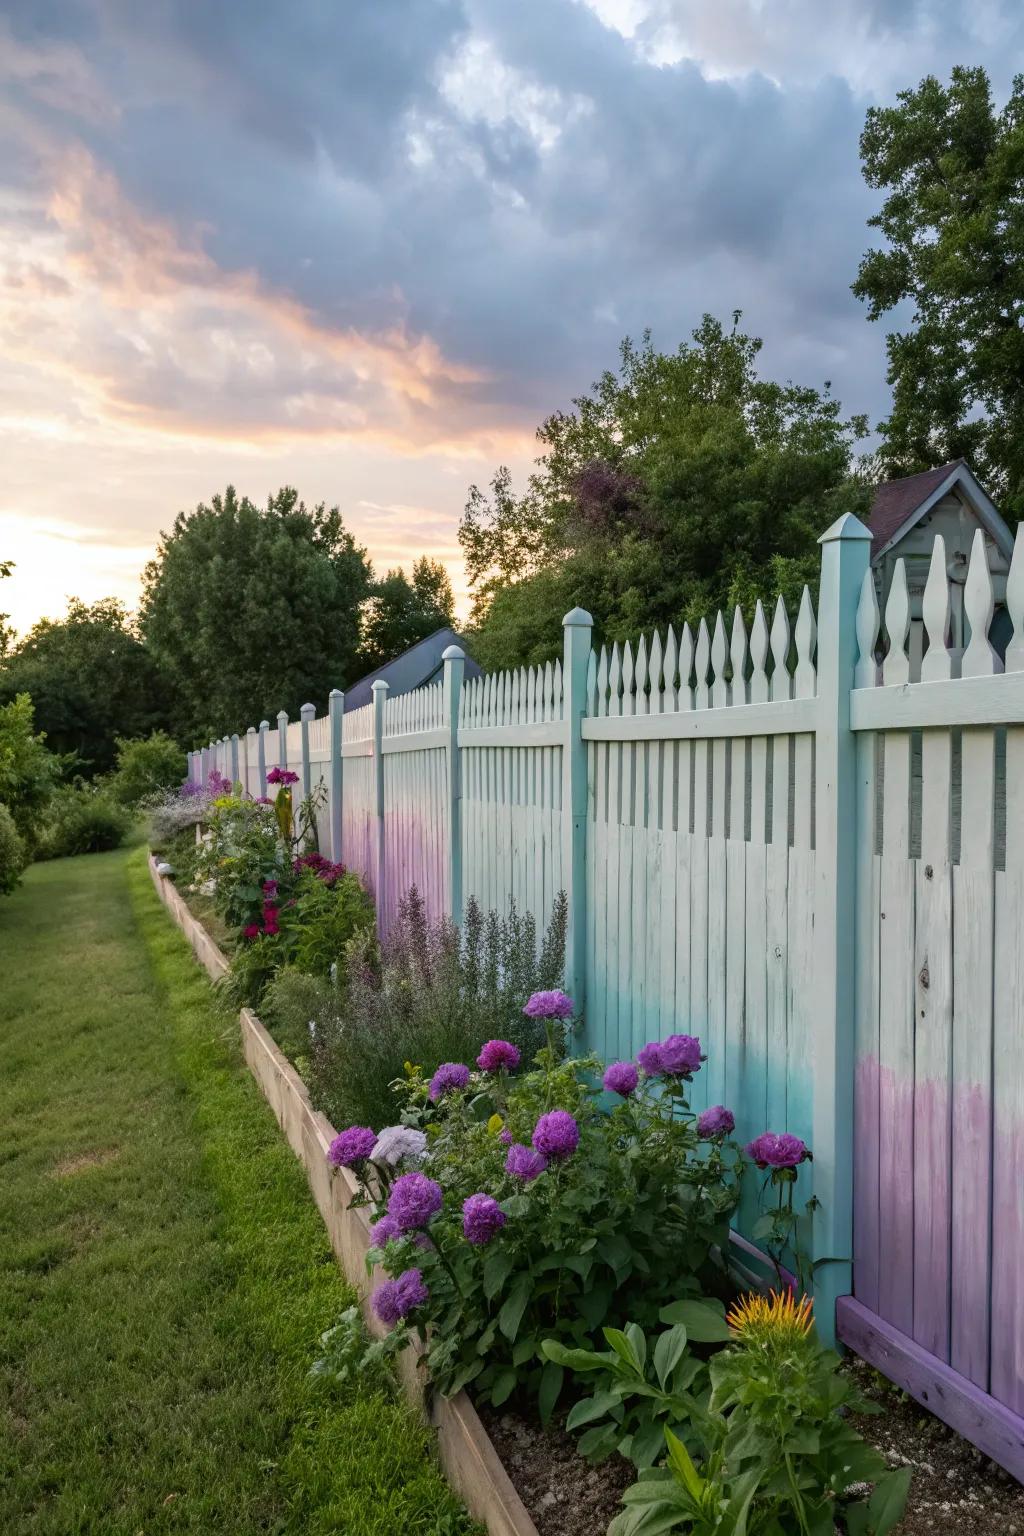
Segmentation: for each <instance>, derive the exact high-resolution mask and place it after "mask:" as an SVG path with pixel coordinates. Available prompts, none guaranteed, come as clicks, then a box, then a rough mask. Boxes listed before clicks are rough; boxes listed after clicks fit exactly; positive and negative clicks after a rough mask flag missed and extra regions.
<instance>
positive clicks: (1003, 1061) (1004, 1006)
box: [189, 518, 1024, 1475]
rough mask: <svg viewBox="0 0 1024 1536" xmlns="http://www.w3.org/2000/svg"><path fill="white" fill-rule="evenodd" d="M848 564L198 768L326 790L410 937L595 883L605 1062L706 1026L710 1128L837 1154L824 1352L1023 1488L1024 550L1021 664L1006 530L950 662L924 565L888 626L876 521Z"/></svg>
mask: <svg viewBox="0 0 1024 1536" xmlns="http://www.w3.org/2000/svg"><path fill="white" fill-rule="evenodd" d="M822 544H823V553H822V579H821V588H820V593H821V595H820V599H819V608H818V612H817V613H816V612H815V604H814V601H813V600H812V595H811V593H810V591H808V590H807V589H805V590H804V592H803V593H802V595H801V598H800V601H799V603H798V604H797V605H796V606H795V611H793V610H790V608H789V607H788V606H787V604H786V602H785V601H784V600H783V599H782V598H779V599H777V600H776V601H775V602H774V604H773V606H772V607H771V608H769V607H768V605H767V604H766V603H765V602H762V601H760V600H759V601H757V602H756V603H755V604H754V606H753V609H752V610H751V611H748V612H747V613H743V612H741V611H740V610H739V609H737V610H736V611H735V612H734V613H733V614H732V615H731V617H727V616H726V615H725V614H722V613H717V614H712V615H708V616H705V617H702V618H699V619H698V620H697V622H696V624H695V625H693V626H692V627H691V624H690V623H683V624H680V625H669V626H666V627H664V628H660V629H657V630H655V631H651V632H647V633H645V634H643V635H640V636H638V637H636V636H629V637H628V638H622V637H620V638H617V639H614V640H608V641H606V642H605V643H603V644H601V645H600V646H598V647H592V646H591V645H590V635H589V626H590V621H589V618H588V617H587V616H586V615H585V614H581V613H580V612H579V610H575V611H574V613H573V614H570V615H568V616H567V619H566V631H565V652H564V657H563V659H562V660H560V661H555V662H551V663H546V664H544V665H540V666H531V667H521V668H516V669H512V670H509V671H505V672H498V673H489V674H487V675H486V676H480V677H476V678H472V679H464V678H463V675H462V667H463V660H462V656H461V652H459V651H458V649H457V648H453V649H452V650H451V651H449V652H448V653H446V657H445V663H444V665H445V672H444V682H443V684H441V685H437V684H434V685H430V686H428V687H425V688H422V689H418V690H415V691H414V692H412V693H409V694H405V695H401V696H399V697H397V698H394V699H392V698H389V697H388V694H387V690H386V688H385V687H384V686H383V685H378V686H377V687H376V688H375V690H374V701H373V703H372V704H370V705H367V706H365V707H364V708H362V709H359V710H354V711H349V712H344V700H343V697H342V695H340V694H336V695H334V696H332V711H333V713H332V714H330V715H328V716H324V717H321V718H320V719H317V718H316V717H315V713H314V712H313V711H312V709H311V707H310V706H307V707H306V708H305V709H304V710H303V712H302V716H301V718H300V720H299V721H294V722H291V723H289V722H288V720H287V717H286V716H283V715H282V716H280V717H278V719H277V721H276V723H275V725H273V726H271V725H268V724H267V722H263V723H262V724H261V726H260V728H259V730H258V731H257V729H256V728H254V727H253V728H250V729H249V730H248V731H246V732H245V734H244V735H241V736H239V737H238V738H223V740H222V741H220V742H216V743H211V744H210V747H209V748H204V749H203V750H202V752H200V753H195V754H191V755H190V759H189V765H190V772H191V773H192V774H194V775H195V776H196V777H204V776H205V775H206V774H208V773H209V771H210V770H211V769H213V768H214V767H216V768H217V769H218V771H223V772H225V773H230V772H231V771H232V769H235V768H236V765H237V776H238V778H239V779H240V780H241V782H242V783H243V785H244V787H245V788H246V789H247V791H248V792H249V793H250V794H253V795H257V794H259V793H261V792H262V791H263V788H264V787H265V774H266V771H267V769H268V768H270V767H272V766H273V765H274V764H275V763H276V762H279V761H287V762H288V764H289V766H291V767H292V768H293V769H294V771H296V772H298V773H300V775H301V777H302V781H303V784H305V783H306V782H307V781H308V783H309V784H310V785H311V786H313V787H315V786H318V785H322V786H323V790H322V792H323V793H324V794H325V796H326V800H327V806H326V811H325V815H324V818H323V821H322V832H321V836H322V838H324V839H326V843H325V846H326V845H329V846H330V847H331V849H332V850H333V855H334V857H336V858H337V857H341V858H343V859H344V861H345V862H346V863H347V864H348V865H349V866H350V867H352V868H354V869H355V870H357V871H358V872H359V873H360V875H361V876H362V877H363V878H364V879H365V880H366V882H367V884H368V886H369V887H370V889H371V890H372V891H373V892H374V893H375V896H376V901H377V910H378V917H379V922H380V926H381V929H382V931H384V932H387V931H388V929H389V928H390V926H391V925H392V924H393V923H394V920H395V915H396V912H397V907H398V903H399V901H400V900H401V898H402V897H403V896H404V894H405V893H406V892H407V890H408V889H409V887H410V886H411V885H413V884H415V885H416V886H417V887H418V889H419V890H420V893H421V895H422V897H423V899H424V902H425V904H426V907H427V910H428V912H430V913H431V914H432V915H435V916H437V915H441V914H450V915H454V916H455V917H456V919H457V920H458V918H459V917H460V916H461V914H462V912H463V910H464V906H465V903H466V902H467V901H469V900H470V899H471V898H472V899H475V900H476V901H477V902H478V903H479V905H480V906H481V907H482V908H483V909H484V910H488V909H493V910H497V911H498V912H499V913H504V912H507V910H508V909H509V907H510V905H512V904H513V903H514V904H515V906H516V907H517V908H518V909H519V910H520V911H521V912H525V913H529V914H530V915H531V916H532V917H533V918H534V920H535V921H536V923H537V924H538V926H540V925H543V924H544V923H545V922H546V920H547V918H548V916H549V914H550V912H551V908H552V904H553V902H554V900H555V897H556V896H557V894H558V893H559V891H561V890H563V889H564V890H565V891H566V892H567V893H568V898H569V912H570V939H569V946H568V955H567V965H566V976H567V984H568V985H569V986H570V988H571V989H572V991H573V993H574V995H575V996H576V997H577V998H578V999H579V1000H580V1001H581V1002H582V1003H583V1005H584V1006H583V1012H584V1028H583V1038H582V1041H581V1042H580V1044H581V1046H582V1047H583V1048H586V1049H593V1050H595V1051H597V1052H598V1053H599V1054H600V1055H602V1056H604V1057H605V1058H606V1059H609V1060H611V1059H616V1058H622V1057H627V1056H630V1055H633V1054H635V1053H636V1051H637V1050H638V1049H639V1047H640V1046H641V1045H643V1044H644V1043H645V1042H646V1041H648V1040H651V1039H655V1038H658V1037H659V1036H664V1035H666V1034H669V1033H674V1032H686V1033H693V1034H697V1035H699V1036H700V1038H701V1041H702V1045H703V1048H704V1050H705V1052H706V1056H707V1060H706V1062H705V1064H704V1066H703V1067H702V1070H701V1071H700V1073H698V1074H697V1076H696V1079H695V1082H694V1085H693V1107H694V1109H696V1110H700V1109H702V1108H704V1107H706V1106H708V1105H710V1104H714V1103H719V1102H721V1103H726V1104H728V1105H729V1107H730V1108H732V1110H733V1112H734V1113H735V1116H736V1121H737V1136H738V1137H739V1138H740V1139H741V1140H742V1141H746V1140H748V1139H750V1138H751V1137H752V1136H754V1135H756V1134H757V1133H758V1132H759V1131H761V1130H763V1129H765V1128H769V1129H771V1130H775V1131H781V1130H788V1131H790V1132H793V1133H794V1134H796V1135H799V1136H801V1137H803V1138H804V1139H805V1140H806V1141H808V1142H811V1143H812V1144H813V1147H814V1162H813V1163H812V1164H809V1165H806V1166H805V1167H804V1168H803V1169H802V1170H801V1173H800V1185H799V1188H800V1192H801V1196H802V1198H806V1197H807V1196H808V1195H809V1194H811V1193H812V1192H813V1193H814V1194H815V1195H816V1196H817V1197H818V1199H819V1200H820V1202H821V1206H820V1209H819V1210H818V1211H817V1212H816V1213H815V1216H814V1233H813V1247H814V1252H815V1253H816V1254H817V1255H818V1256H821V1257H828V1258H830V1259H832V1258H835V1259H838V1260H839V1261H840V1262H838V1263H836V1264H833V1265H830V1266H829V1267H827V1268H824V1269H822V1270H821V1271H820V1272H819V1276H818V1279H817V1281H816V1289H817V1313H818V1323H819V1327H820V1328H821V1330H822V1332H823V1333H825V1334H826V1336H827V1335H828V1334H829V1333H830V1329H831V1323H832V1314H833V1310H834V1311H835V1312H836V1316H837V1321H838V1327H839V1331H840V1333H841V1335H842V1336H843V1337H844V1338H846V1339H847V1340H849V1341H850V1342H852V1343H853V1344H854V1345H855V1347H857V1348H858V1349H860V1350H861V1352H862V1353H865V1354H866V1355H868V1357H869V1358H872V1359H873V1360H875V1362H876V1363H877V1364H879V1365H880V1366H881V1367H882V1368H883V1369H885V1370H886V1371H887V1372H888V1373H889V1374H891V1375H892V1376H893V1377H894V1379H896V1380H898V1381H899V1382H900V1383H901V1385H904V1386H905V1387H907V1389H908V1390H909V1391H911V1392H913V1393H915V1395H917V1396H918V1397H919V1398H920V1399H921V1400H922V1401H926V1402H928V1404H929V1406H932V1407H935V1408H936V1409H937V1410H938V1411H939V1412H941V1413H942V1414H943V1415H944V1416H945V1417H947V1418H948V1419H949V1420H950V1422H952V1423H954V1424H956V1425H957V1427H959V1428H961V1429H962V1430H964V1431H965V1432H967V1433H969V1434H970V1435H971V1437H972V1438H974V1439H975V1441H976V1442H977V1443H978V1444H979V1445H981V1446H982V1447H983V1448H984V1449H985V1450H986V1451H988V1453H989V1454H991V1455H993V1456H994V1457H995V1458H996V1459H997V1460H1000V1461H1001V1462H1002V1463H1003V1465H1005V1466H1008V1467H1009V1468H1010V1469H1011V1470H1013V1471H1016V1472H1017V1474H1018V1475H1024V1287H1022V1286H1021V1284H1020V1275H1021V1274H1022V1273H1024V1198H1022V1195H1021V1189H1022V1185H1021V1178H1022V1172H1021V1170H1022V1169H1024V945H1022V944H1021V942H1020V934H1021V931H1022V928H1024V534H1022V533H1018V538H1017V542H1016V546H1015V551H1014V556H1013V562H1012V564H1011V568H1010V574H1009V577H1008V580H1007V586H1006V607H1007V611H1008V614H1009V617H1010V620H1011V624H1012V630H1013V634H1012V638H1011V640H1010V641H1009V644H1008V646H1007V648H1006V654H1005V668H1004V663H1003V662H1002V661H1001V660H1000V658H999V656H998V655H997V654H996V652H995V650H994V649H993V646H992V643H991V639H990V629H991V623H992V615H993V591H992V583H991V578H990V575H989V567H988V561H987V558H986V550H985V543H984V537H983V535H982V534H980V533H979V534H978V535H977V537H976V539H975V544H974V548H973V550H972V553H971V560H970V565H969V570H968V576H967V581H966V586H965V587H964V589H963V595H962V610H961V609H960V608H958V607H957V605H958V604H959V603H960V602H961V598H960V596H959V591H953V590H951V587H950V582H949V578H948V575H947V560H946V550H945V546H944V544H943V541H942V539H941V538H937V539H936V540H935V543H934V547H933V550H932V557H931V564H930V567H929V574H928V580H927V584H926V586H925V590H924V594H923V599H922V616H923V633H924V638H923V640H922V637H921V629H922V626H920V625H918V626H914V627H913V630H912V626H911V622H910V599H909V592H908V583H907V579H906V571H905V569H904V567H903V564H902V562H897V564H896V566H895V570H894V574H893V578H892V580H891V583H890V586H889V590H888V594H887V599H886V604H885V613H884V615H881V614H880V613H879V609H878V599H877V593H876V585H875V579H874V576H873V574H872V573H871V572H870V570H869V569H868V547H867V536H866V533H865V530H864V529H863V528H862V527H861V525H860V524H858V523H857V522H856V520H855V519H852V518H844V519H841V520H840V522H839V523H838V524H837V525H836V526H835V528H833V529H831V530H830V531H829V533H828V534H826V535H825V536H824V538H823V541H822ZM954 632H955V634H956V637H957V644H953V634H954ZM961 640H962V641H963V642H964V643H962V644H961V643H960V642H961ZM756 1195H757V1192H756V1187H755V1185H754V1183H753V1181H751V1182H750V1186H749V1188H748V1189H747V1191H746V1193H745V1195H744V1200H743V1204H742V1206H741V1210H740V1213H739V1217H738V1221H737V1226H738V1228H739V1230H740V1231H741V1232H743V1231H745V1232H747V1233H750V1231H751V1230H752V1225H753V1222H754V1220H755V1218H756V1214H757V1198H756ZM851 1254H852V1256H853V1275H852V1287H851V1279H850V1267H849V1262H848V1261H849V1258H850V1256H851ZM851 1289H852V1295H850V1294H848V1293H849V1292H850V1291H851ZM837 1297H838V1298H839V1301H838V1306H837V1307H835V1308H834V1307H833V1302H834V1300H835V1298H837Z"/></svg>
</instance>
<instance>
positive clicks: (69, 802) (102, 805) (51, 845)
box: [37, 784, 132, 859]
mask: <svg viewBox="0 0 1024 1536" xmlns="http://www.w3.org/2000/svg"><path fill="white" fill-rule="evenodd" d="M131 827H132V818H131V815H130V814H129V812H128V811H126V810H125V808H124V807H123V806H121V805H118V804H117V802H116V801H115V800H113V799H112V798H111V796H110V795H109V793H108V792H107V791H106V790H105V789H102V788H95V787H93V786H92V785H89V784H69V785H66V786H65V787H64V788H63V789H60V790H58V791H57V793H56V794H55V795H54V797H53V800H52V801H51V803H50V808H49V813H48V817H47V821H46V825H45V828H44V830H43V834H42V837H41V839H40V842H39V848H38V852H37V856H38V857H39V858H41V859H62V858H66V857H68V856H69V855H72V854H77V853H103V852H105V851H106V850H107V849H109V848H119V847H120V846H121V844H122V843H123V842H124V840H125V838H126V837H127V836H128V833H129V832H130V831H131Z"/></svg>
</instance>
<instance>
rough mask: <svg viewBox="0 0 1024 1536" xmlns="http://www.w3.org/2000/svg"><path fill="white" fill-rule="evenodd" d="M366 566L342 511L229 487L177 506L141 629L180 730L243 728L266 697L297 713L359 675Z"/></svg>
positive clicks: (152, 573) (191, 734) (185, 734)
mask: <svg viewBox="0 0 1024 1536" xmlns="http://www.w3.org/2000/svg"><path fill="white" fill-rule="evenodd" d="M369 580H370V568H369V565H368V563H367V560H366V555H365V553H364V551H363V550H362V549H360V548H359V547H358V546H357V545H356V543H355V541H354V540H353V538H352V536H351V534H349V533H347V532H346V530H345V527H344V524H343V522H342V519H341V513H340V512H339V511H338V509H337V507H332V508H331V509H330V510H328V509H327V508H326V507H325V506H324V505H323V504H321V505H319V506H316V507H313V508H311V509H307V507H306V506H305V504H304V503H303V502H301V501H300V500H299V498H298V494H297V492H295V491H294V490H292V489H290V488H287V487H286V488H284V489H282V490H280V491H278V492H277V493H276V495H274V496H271V497H270V499H269V500H268V502H267V505H266V507H265V508H262V509H261V508H258V507H256V506H254V505H253V503H252V502H251V501H249V500H248V498H247V497H245V496H238V495H237V494H236V492H235V490H234V487H233V486H229V487H228V488H227V490H226V491H225V493H224V495H223V496H214V497H213V499H212V501H211V503H210V505H209V506H206V505H203V504H200V505H199V506H198V507H197V508H196V509H195V511H194V512H187V513H186V512H182V513H179V515H178V517H177V518H176V519H175V522H174V527H173V528H172V530H171V532H170V533H169V534H166V535H164V536H163V538H162V540H161V543H160V546H159V549H158V551H157V556H156V559H155V560H153V561H151V562H150V564H149V565H148V566H147V567H146V570H145V573H144V583H145V587H144V593H143V600H142V612H141V625H142V632H143V634H144V636H145V639H146V643H147V645H148V646H149V647H150V649H151V651H152V653H153V655H154V656H155V657H156V658H157V660H158V662H159V663H160V665H161V666H162V667H163V669H164V671H165V672H166V674H167V676H168V678H169V681H170V683H171V686H172V688H173V690H174V700H175V705H174V725H175V730H176V734H178V735H180V736H181V737H182V738H183V739H186V740H195V739H199V738H200V737H203V736H208V735H210V734H212V733H213V732H215V731H216V732H218V733H223V731H225V730H227V729H237V730H245V729H246V727H247V726H249V725H252V724H254V723H255V722H256V721H257V720H259V718H260V717H261V715H262V714H263V713H264V711H265V710H266V708H267V702H268V700H275V701H276V703H277V706H278V707H280V708H282V709H286V710H287V711H288V712H289V714H290V715H292V716H297V715H298V712H299V709H300V706H301V705H302V704H304V703H307V702H312V703H314V704H319V705H320V706H321V708H323V707H325V706H326V702H327V695H328V693H329V691H330V689H331V688H337V687H343V686H344V685H345V683H346V682H347V681H350V680H351V679H352V677H353V675H354V665H355V656H356V651H357V649H358V645H359V605H360V603H361V602H362V601H363V599H364V598H365V597H366V595H367V592H368V587H369Z"/></svg>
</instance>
